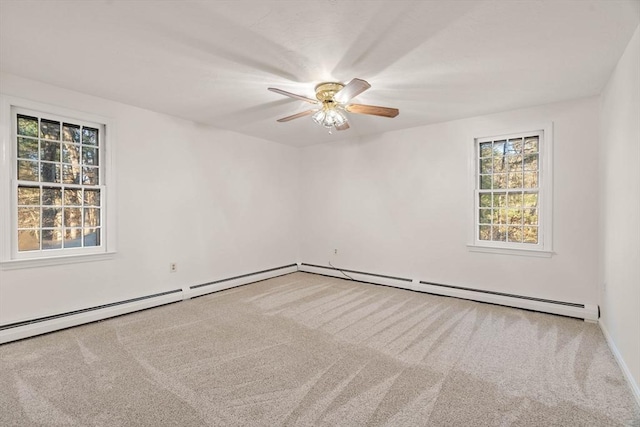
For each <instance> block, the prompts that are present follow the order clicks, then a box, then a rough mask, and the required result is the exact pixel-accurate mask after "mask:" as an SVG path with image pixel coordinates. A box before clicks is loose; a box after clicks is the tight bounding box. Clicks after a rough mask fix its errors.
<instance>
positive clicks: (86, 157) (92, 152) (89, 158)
mask: <svg viewBox="0 0 640 427" xmlns="http://www.w3.org/2000/svg"><path fill="white" fill-rule="evenodd" d="M82 163H83V164H85V165H93V166H98V149H97V148H95V147H86V146H83V147H82Z"/></svg>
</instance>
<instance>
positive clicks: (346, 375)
mask: <svg viewBox="0 0 640 427" xmlns="http://www.w3.org/2000/svg"><path fill="white" fill-rule="evenodd" d="M0 363H1V365H0V425H2V426H18V425H20V426H23V425H25V426H26V425H78V426H92V425H105V426H118V425H127V426H130V425H149V426H159V425H176V426H192V425H216V426H252V425H256V426H278V425H296V426H298V425H301V426H306V425H331V426H356V425H368V426H378V425H387V426H414V425H426V426H511V425H513V426H619V425H632V426H640V410H639V408H638V407H637V405H636V403H635V401H634V400H633V397H632V395H631V392H630V390H629V389H628V385H627V384H626V383H625V380H624V378H623V376H622V373H621V372H620V370H619V368H618V366H617V365H616V362H615V360H614V359H613V357H612V355H611V353H610V351H609V349H608V347H607V345H606V343H605V340H604V337H603V336H602V333H601V332H600V329H599V328H598V326H597V325H595V324H589V323H585V322H583V321H581V320H574V319H568V318H563V317H558V316H552V315H546V314H540V313H532V312H527V311H521V310H517V309H510V308H505V307H499V306H493V305H486V304H480V303H474V302H469V301H463V300H458V299H453V298H445V297H437V296H432V295H426V294H420V293H415V292H409V291H404V290H399V289H393V288H387V287H383V286H374V285H367V284H362V283H355V282H350V281H346V280H340V279H334V278H328V277H323V276H317V275H311V274H306V273H293V274H289V275H286V276H282V277H278V278H275V279H270V280H266V281H263V282H259V283H254V284H251V285H247V286H243V287H239V288H235V289H231V290H227V291H223V292H219V293H215V294H211V295H207V296H204V297H201V298H196V299H192V300H189V301H184V302H180V303H176V304H171V305H167V306H164V307H159V308H155V309H151V310H146V311H143V312H138V313H134V314H130V315H126V316H122V317H118V318H114V319H109V320H106V321H103V322H98V323H93V324H89V325H84V326H80V327H76V328H72V329H68V330H64V331H60V332H56V333H52V334H48V335H44V336H40V337H35V338H31V339H27V340H23V341H19V342H15V343H9V344H6V345H3V346H0Z"/></svg>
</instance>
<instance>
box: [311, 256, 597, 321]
mask: <svg viewBox="0 0 640 427" xmlns="http://www.w3.org/2000/svg"><path fill="white" fill-rule="evenodd" d="M300 271H304V272H307V273H314V274H320V275H325V276H332V277H340V278H346V277H345V275H344V274H343V272H344V273H347V274H349V276H352V278H353V279H354V280H356V281H358V282H364V283H373V284H379V285H386V286H393V287H397V288H402V289H408V290H412V291H417V292H424V293H429V294H433V295H440V296H448V297H455V298H461V299H466V300H471V301H477V302H484V303H489V304H497V305H502V306H506V307H514V308H521V309H525V310H531V311H539V312H542V313H550V314H558V315H561V316H567V317H575V318H578V319H584V320H586V321H589V322H597V321H598V318H599V307H598V306H597V305H588V304H579V303H573V302H565V301H554V300H549V299H544V298H535V297H529V296H522V295H515V294H509V293H503V292H494V291H485V290H479V289H473V288H468V287H461V286H453V285H444V284H440V283H433V282H428V281H424V280H411V279H407V278H404V277H394V276H388V275H382V274H376V273H367V272H364V271H355V270H347V269H342V268H335V267H327V266H322V265H316V264H308V263H302V264H300Z"/></svg>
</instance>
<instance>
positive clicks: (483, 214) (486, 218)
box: [478, 209, 491, 224]
mask: <svg viewBox="0 0 640 427" xmlns="http://www.w3.org/2000/svg"><path fill="white" fill-rule="evenodd" d="M478 218H479V219H478V222H479V223H480V224H491V209H480V214H479V216H478Z"/></svg>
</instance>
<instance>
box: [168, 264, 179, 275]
mask: <svg viewBox="0 0 640 427" xmlns="http://www.w3.org/2000/svg"><path fill="white" fill-rule="evenodd" d="M176 271H178V263H177V262H172V263H170V264H169V272H170V273H175V272H176Z"/></svg>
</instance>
